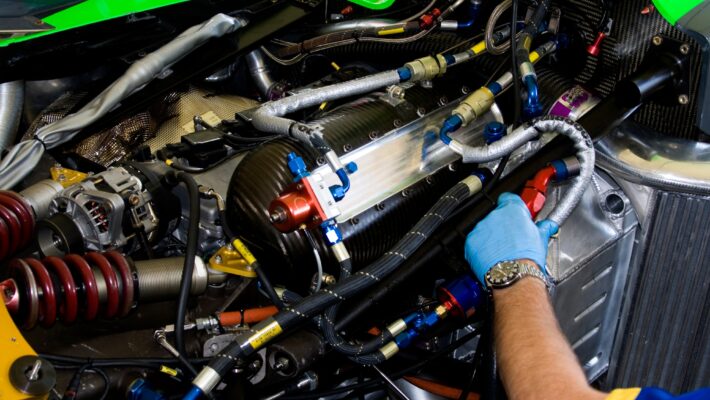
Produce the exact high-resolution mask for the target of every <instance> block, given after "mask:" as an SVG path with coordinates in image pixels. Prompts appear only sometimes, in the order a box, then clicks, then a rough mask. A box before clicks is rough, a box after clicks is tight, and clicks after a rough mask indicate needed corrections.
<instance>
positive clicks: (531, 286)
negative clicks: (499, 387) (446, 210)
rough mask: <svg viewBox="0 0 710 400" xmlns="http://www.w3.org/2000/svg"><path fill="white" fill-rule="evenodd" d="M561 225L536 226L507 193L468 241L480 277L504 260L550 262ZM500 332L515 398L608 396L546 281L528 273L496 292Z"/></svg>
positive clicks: (504, 368) (505, 376)
mask: <svg viewBox="0 0 710 400" xmlns="http://www.w3.org/2000/svg"><path fill="white" fill-rule="evenodd" d="M556 232H557V226H556V225H555V224H553V223H552V222H549V221H544V222H542V223H540V224H539V225H538V226H536V225H535V224H534V223H533V222H532V220H531V218H530V213H529V212H528V210H527V208H526V207H525V204H524V203H523V201H522V200H521V199H520V198H519V197H518V196H516V195H513V194H510V193H505V194H503V195H501V197H500V198H499V200H498V207H497V208H496V209H495V210H494V211H492V212H491V213H490V214H489V215H488V216H487V217H486V218H485V219H483V220H482V221H481V222H479V223H478V225H476V228H475V229H474V230H473V232H471V234H469V236H468V238H467V240H466V259H467V260H468V262H469V263H470V264H471V267H472V269H473V270H474V272H475V273H476V276H477V277H478V279H479V280H480V281H481V282H483V283H484V284H485V279H484V277H485V274H486V273H487V272H488V271H489V270H490V269H491V268H492V267H493V266H494V265H496V264H498V263H499V262H502V261H515V260H517V261H521V262H525V263H528V264H530V265H535V266H537V265H544V263H545V259H546V257H547V243H548V240H549V238H550V236H551V235H553V234H554V233H556ZM493 302H494V307H495V316H494V334H495V345H496V351H497V354H498V362H499V366H500V374H501V379H502V381H503V385H504V386H505V390H506V393H507V394H508V397H509V398H510V399H511V400H519V399H524V400H535V399H545V400H548V399H580V400H587V399H589V400H597V399H599V400H602V399H604V398H605V397H606V394H604V393H601V392H598V391H596V390H594V389H592V388H591V387H590V386H589V385H588V383H587V379H586V377H585V375H584V372H583V371H582V368H581V367H580V365H579V362H578V361H577V358H576V356H575V355H574V353H573V352H572V348H571V347H570V345H569V344H568V343H567V341H566V339H565V337H564V336H563V335H562V332H561V331H560V327H559V325H558V323H557V319H556V317H555V314H554V311H553V308H552V305H551V303H550V299H549V295H548V292H547V288H546V286H545V283H544V282H543V281H542V280H541V279H539V278H536V277H532V276H529V277H523V278H521V279H520V280H519V281H517V282H514V283H513V284H512V285H511V286H509V287H507V288H504V289H495V290H493Z"/></svg>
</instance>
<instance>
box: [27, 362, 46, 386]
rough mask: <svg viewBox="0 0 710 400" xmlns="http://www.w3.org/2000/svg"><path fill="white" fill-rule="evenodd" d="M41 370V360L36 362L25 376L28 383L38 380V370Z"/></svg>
mask: <svg viewBox="0 0 710 400" xmlns="http://www.w3.org/2000/svg"><path fill="white" fill-rule="evenodd" d="M40 368H42V360H36V361H35V363H34V364H33V365H32V368H31V369H30V370H29V371H27V373H26V374H25V375H26V376H27V379H28V380H29V381H30V382H34V381H36V380H37V379H39V369H40Z"/></svg>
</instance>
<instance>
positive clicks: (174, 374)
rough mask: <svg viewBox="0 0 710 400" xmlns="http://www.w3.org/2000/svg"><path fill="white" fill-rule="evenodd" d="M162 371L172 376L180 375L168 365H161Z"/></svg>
mask: <svg viewBox="0 0 710 400" xmlns="http://www.w3.org/2000/svg"><path fill="white" fill-rule="evenodd" d="M160 372H162V373H164V374H167V375H170V376H178V372H177V370H175V369H172V368H170V367H166V366H165V365H161V366H160Z"/></svg>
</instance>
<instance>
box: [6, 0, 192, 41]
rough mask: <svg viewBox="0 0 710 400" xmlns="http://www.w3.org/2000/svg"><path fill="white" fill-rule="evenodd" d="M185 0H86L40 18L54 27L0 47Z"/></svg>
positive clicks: (15, 39)
mask: <svg viewBox="0 0 710 400" xmlns="http://www.w3.org/2000/svg"><path fill="white" fill-rule="evenodd" d="M186 1H189V0H86V1H84V2H82V3H79V4H76V5H74V6H71V7H69V8H65V9H64V10H62V11H59V12H57V13H55V14H52V15H50V16H48V17H46V18H44V19H42V21H44V22H46V23H47V24H49V25H52V26H54V29H52V30H49V31H46V32H38V33H32V34H29V35H24V36H19V37H11V38H7V39H0V47H4V46H7V45H9V44H12V43H18V42H24V41H27V40H31V39H35V38H38V37H42V36H46V35H51V34H53V33H57V32H63V31H67V30H70V29H74V28H78V27H81V26H86V25H91V24H95V23H97V22H102V21H107V20H109V19H113V18H118V17H124V16H126V15H129V14H133V13H137V12H141V11H147V10H152V9H156V8H160V7H165V6H169V5H173V4H177V3H184V2H186Z"/></svg>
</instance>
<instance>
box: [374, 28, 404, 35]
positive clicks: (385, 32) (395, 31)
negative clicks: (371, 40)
mask: <svg viewBox="0 0 710 400" xmlns="http://www.w3.org/2000/svg"><path fill="white" fill-rule="evenodd" d="M399 33H404V28H394V29H383V30H381V31H378V32H377V34H378V35H380V36H387V35H397V34H399Z"/></svg>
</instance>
